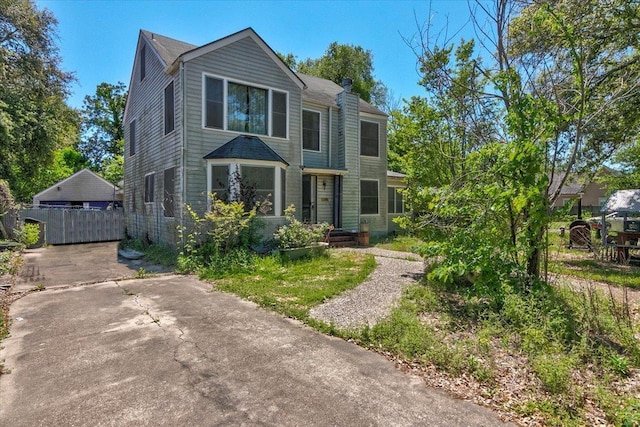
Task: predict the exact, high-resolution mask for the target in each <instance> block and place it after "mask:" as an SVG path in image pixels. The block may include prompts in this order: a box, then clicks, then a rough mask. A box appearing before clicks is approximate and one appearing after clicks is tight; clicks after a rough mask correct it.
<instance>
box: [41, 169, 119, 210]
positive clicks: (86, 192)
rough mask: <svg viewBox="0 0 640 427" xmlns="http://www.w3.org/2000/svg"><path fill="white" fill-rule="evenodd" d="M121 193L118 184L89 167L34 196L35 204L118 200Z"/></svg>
mask: <svg viewBox="0 0 640 427" xmlns="http://www.w3.org/2000/svg"><path fill="white" fill-rule="evenodd" d="M120 194H121V190H120V188H118V187H117V186H115V185H113V184H112V183H110V182H109V181H107V180H106V179H104V178H102V177H101V176H100V175H98V174H96V173H94V172H92V171H90V170H89V169H82V170H81V171H79V172H76V173H74V174H73V175H71V176H70V177H68V178H66V179H63V180H62V181H60V182H57V183H56V184H53V185H52V186H51V187H49V188H47V189H46V190H43V191H41V192H39V193H38V194H36V195H35V196H33V204H34V205H37V204H39V203H40V202H61V201H64V202H68V201H74V202H97V201H107V200H117V199H118V196H119V195H120Z"/></svg>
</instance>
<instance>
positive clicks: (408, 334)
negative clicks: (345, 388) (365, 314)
mask: <svg viewBox="0 0 640 427" xmlns="http://www.w3.org/2000/svg"><path fill="white" fill-rule="evenodd" d="M630 322H631V319H629V318H628V317H626V316H625V310H624V308H623V307H620V305H619V304H616V303H613V302H612V301H611V300H610V299H609V298H608V297H606V296H604V295H603V294H601V293H597V292H595V291H593V292H587V293H586V294H578V293H573V292H571V291H570V290H568V289H566V288H558V287H552V286H548V285H546V284H539V285H537V286H535V287H532V288H528V289H521V288H519V287H517V286H514V285H511V284H509V283H503V284H501V285H499V286H494V287H493V288H486V287H474V286H471V285H468V286H463V285H461V284H458V285H449V286H444V285H440V284H437V283H433V282H427V281H424V282H423V283H421V284H418V285H414V286H412V287H410V288H408V289H407V291H406V292H405V295H404V297H403V299H402V301H401V303H400V304H399V306H398V307H397V308H396V309H395V310H394V311H393V312H392V314H391V315H390V316H389V317H388V318H387V319H386V320H384V321H382V322H381V323H379V324H377V325H376V326H374V327H372V328H366V329H364V330H361V331H359V332H358V333H357V334H355V338H356V339H357V340H359V341H360V342H361V343H362V344H364V345H366V346H370V347H374V348H378V349H384V350H386V351H390V352H393V353H394V354H397V355H399V356H400V357H402V358H404V359H407V360H410V361H412V362H413V363H418V364H423V365H425V366H435V367H437V368H439V369H441V370H443V371H445V372H448V373H450V374H451V375H454V376H459V375H462V374H465V375H471V376H472V377H474V378H475V379H476V380H477V381H478V382H480V383H482V384H484V385H485V387H484V390H485V391H486V393H487V396H485V397H490V396H489V395H490V394H491V392H492V391H491V390H498V389H501V388H507V387H512V386H513V384H504V383H501V378H503V377H504V376H505V375H506V374H507V371H505V370H504V366H503V365H501V364H500V363H498V362H499V360H501V359H500V358H501V357H504V354H505V353H506V354H509V355H511V356H510V357H512V358H514V360H525V361H526V362H525V363H526V364H527V365H528V368H527V369H528V370H529V371H530V372H533V373H534V374H535V376H536V377H537V380H538V381H539V382H538V383H537V385H536V384H529V383H528V380H525V381H524V383H525V384H524V385H523V386H524V389H523V393H529V394H531V397H530V398H529V401H527V402H525V403H522V405H521V406H520V407H519V408H518V410H519V411H520V412H521V413H522V414H523V415H532V414H533V415H536V416H537V417H541V418H542V419H544V420H545V423H547V424H548V425H584V424H585V423H588V421H587V419H586V418H585V411H584V409H583V406H584V405H583V402H584V401H585V400H586V399H588V400H590V401H592V402H595V404H596V405H598V406H600V408H601V409H602V410H604V411H605V412H606V413H607V417H608V421H609V422H611V423H613V424H616V425H625V423H627V424H626V425H637V424H633V423H634V422H635V423H638V422H640V419H639V418H638V417H640V415H639V414H637V413H634V412H633V411H632V410H629V409H628V408H635V407H637V405H638V400H637V398H635V397H634V396H633V395H631V394H630V393H629V394H625V393H623V392H621V390H620V389H618V388H616V387H614V386H612V384H614V383H615V381H624V379H625V378H626V376H628V375H629V373H630V371H631V370H632V369H637V368H638V367H640V344H639V343H638V341H637V340H636V338H635V336H634V335H635V334H636V333H637V332H638V325H633V324H631V323H630ZM594 389H597V390H598V393H594V392H593V390H594ZM530 390H535V392H530ZM625 408H627V409H625Z"/></svg>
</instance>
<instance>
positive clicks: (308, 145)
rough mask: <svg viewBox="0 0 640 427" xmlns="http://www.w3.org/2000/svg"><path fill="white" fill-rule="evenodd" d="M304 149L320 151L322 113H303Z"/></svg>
mask: <svg viewBox="0 0 640 427" xmlns="http://www.w3.org/2000/svg"><path fill="white" fill-rule="evenodd" d="M302 148H304V149H305V150H312V151H320V113H319V112H317V111H308V110H303V111H302Z"/></svg>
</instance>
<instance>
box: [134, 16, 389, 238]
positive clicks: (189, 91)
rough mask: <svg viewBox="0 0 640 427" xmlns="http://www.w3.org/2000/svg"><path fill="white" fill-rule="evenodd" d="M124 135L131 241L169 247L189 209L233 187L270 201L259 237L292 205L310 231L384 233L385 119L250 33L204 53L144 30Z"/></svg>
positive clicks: (386, 193)
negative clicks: (324, 226)
mask: <svg viewBox="0 0 640 427" xmlns="http://www.w3.org/2000/svg"><path fill="white" fill-rule="evenodd" d="M124 124H125V178H124V200H125V201H124V205H125V206H124V209H125V217H126V227H127V232H128V233H129V234H130V235H131V236H134V237H141V238H144V237H146V238H148V239H149V240H150V241H152V242H164V243H169V244H172V245H173V244H176V242H177V231H176V230H177V227H178V226H181V225H185V224H187V223H188V217H187V215H188V214H187V213H186V212H185V209H184V206H185V204H188V205H189V206H191V207H192V208H193V209H194V210H195V211H196V212H198V213H200V214H202V213H203V212H204V211H205V210H206V209H207V205H208V202H209V195H210V194H211V193H216V194H218V195H219V196H220V195H224V196H223V197H227V198H232V197H234V195H237V194H238V192H239V188H238V186H239V180H242V182H249V183H251V185H253V186H254V187H255V193H257V194H256V195H257V196H258V197H259V198H260V197H262V198H264V197H267V196H269V200H270V202H271V204H272V205H271V208H272V209H271V210H270V211H269V212H268V213H267V214H266V215H265V221H266V223H267V227H266V230H265V234H269V233H271V232H272V231H273V229H275V227H276V226H277V225H279V224H282V223H283V222H284V219H283V210H284V209H285V207H286V206H288V205H290V204H293V205H295V207H296V210H297V215H298V216H299V217H300V218H301V219H304V220H306V221H309V222H311V223H316V222H328V223H330V224H333V225H334V226H335V227H336V228H338V229H340V228H342V229H344V230H349V231H351V230H357V229H358V227H359V224H360V223H362V222H366V223H368V224H369V229H370V232H371V233H372V234H385V233H387V231H388V229H389V214H388V210H389V208H388V207H389V206H390V205H393V206H396V205H397V204H394V203H389V201H388V197H389V194H392V193H393V192H394V191H395V190H394V189H393V188H391V187H390V188H387V141H386V124H387V116H386V115H385V114H384V113H383V112H382V111H380V110H379V109H378V108H376V107H374V106H372V105H370V104H368V103H366V102H364V101H363V100H361V99H360V98H359V96H358V95H357V94H355V93H353V92H351V90H350V87H349V81H348V80H346V81H345V85H344V87H341V86H339V85H337V84H335V83H333V82H331V81H328V80H324V79H321V78H317V77H312V76H307V75H302V74H296V73H295V72H293V71H292V70H291V69H290V68H289V67H288V66H287V65H286V64H285V63H284V62H283V61H282V60H280V58H279V57H278V56H277V55H276V53H275V52H274V51H273V50H272V49H271V48H270V47H269V46H268V45H267V44H266V43H265V42H264V40H262V38H261V37H260V36H258V34H256V32H255V31H254V30H253V29H251V28H247V29H245V30H242V31H240V32H237V33H235V34H232V35H230V36H227V37H224V38H221V39H219V40H216V41H214V42H211V43H209V44H206V45H203V46H194V45H191V44H188V43H184V42H181V41H178V40H174V39H171V38H168V37H164V36H161V35H158V34H154V33H151V32H149V31H144V30H143V31H140V35H139V37H138V45H137V49H136V55H135V60H134V65H133V71H132V75H131V81H130V85H129V96H128V99H127V105H126V109H125V114H124ZM394 194H395V193H394Z"/></svg>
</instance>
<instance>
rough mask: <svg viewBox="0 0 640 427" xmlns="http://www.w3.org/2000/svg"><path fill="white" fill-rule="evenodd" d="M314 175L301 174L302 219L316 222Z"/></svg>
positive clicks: (315, 180)
mask: <svg viewBox="0 0 640 427" xmlns="http://www.w3.org/2000/svg"><path fill="white" fill-rule="evenodd" d="M317 182H318V179H317V177H316V176H315V175H302V221H304V222H308V223H311V224H315V223H316V197H317V195H316V188H317V187H316V184H317Z"/></svg>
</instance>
